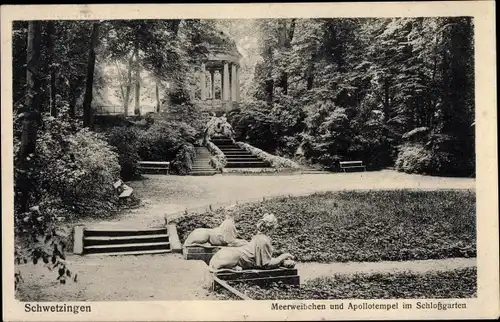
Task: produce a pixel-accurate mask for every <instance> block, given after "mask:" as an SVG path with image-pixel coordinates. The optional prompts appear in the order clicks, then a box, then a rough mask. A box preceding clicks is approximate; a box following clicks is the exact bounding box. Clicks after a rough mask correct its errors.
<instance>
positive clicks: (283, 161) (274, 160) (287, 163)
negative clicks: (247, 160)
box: [236, 142, 301, 170]
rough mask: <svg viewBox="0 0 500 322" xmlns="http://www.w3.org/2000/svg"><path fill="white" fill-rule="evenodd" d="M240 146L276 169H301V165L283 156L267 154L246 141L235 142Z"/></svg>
mask: <svg viewBox="0 0 500 322" xmlns="http://www.w3.org/2000/svg"><path fill="white" fill-rule="evenodd" d="M236 145H238V146H239V147H240V148H242V149H245V150H247V151H248V152H250V153H252V154H254V155H256V156H257V157H259V158H261V159H262V160H264V161H266V162H269V163H270V164H271V166H272V167H273V168H276V169H297V170H298V169H301V166H300V165H299V164H298V163H296V162H294V161H292V160H290V159H287V158H283V157H280V156H277V155H272V154H269V153H267V152H265V151H263V150H261V149H259V148H256V147H254V146H252V145H250V144H248V143H244V142H236Z"/></svg>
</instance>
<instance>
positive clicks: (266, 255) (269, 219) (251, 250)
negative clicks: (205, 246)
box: [209, 214, 295, 272]
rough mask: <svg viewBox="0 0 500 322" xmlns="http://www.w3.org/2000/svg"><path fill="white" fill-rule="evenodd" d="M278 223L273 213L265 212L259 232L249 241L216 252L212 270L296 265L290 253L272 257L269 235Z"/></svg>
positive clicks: (258, 226) (260, 221)
mask: <svg viewBox="0 0 500 322" xmlns="http://www.w3.org/2000/svg"><path fill="white" fill-rule="evenodd" d="M277 225H278V220H277V219H276V217H275V216H274V215H273V214H265V215H264V216H263V217H262V219H260V220H259V222H258V223H257V234H256V235H255V236H254V237H253V238H252V240H251V241H250V242H249V243H247V244H245V245H242V246H239V247H227V248H221V249H220V250H219V251H218V252H217V253H215V255H214V256H213V257H212V259H211V260H210V263H209V269H210V271H211V272H216V271H220V270H224V269H228V270H243V269H272V268H278V267H283V266H284V267H288V268H292V267H294V266H295V262H294V261H293V259H294V257H293V256H292V255H291V254H289V253H285V254H282V255H280V256H278V257H275V258H273V257H272V251H273V250H272V246H271V239H270V238H269V237H268V236H267V235H268V234H269V233H271V232H272V231H273V230H274V229H275V228H276V227H277Z"/></svg>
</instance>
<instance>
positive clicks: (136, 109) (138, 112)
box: [134, 36, 141, 115]
mask: <svg viewBox="0 0 500 322" xmlns="http://www.w3.org/2000/svg"><path fill="white" fill-rule="evenodd" d="M134 55H135V71H134V74H135V79H134V85H135V106H134V114H135V115H141V65H140V63H139V38H138V36H137V40H136V41H135V47H134Z"/></svg>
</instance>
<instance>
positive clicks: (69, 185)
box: [37, 117, 120, 216]
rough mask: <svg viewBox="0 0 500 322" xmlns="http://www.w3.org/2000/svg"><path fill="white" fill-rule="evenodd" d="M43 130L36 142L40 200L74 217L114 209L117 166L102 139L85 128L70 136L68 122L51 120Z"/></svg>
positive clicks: (112, 154)
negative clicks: (114, 185)
mask: <svg viewBox="0 0 500 322" xmlns="http://www.w3.org/2000/svg"><path fill="white" fill-rule="evenodd" d="M45 129H46V131H45V132H43V133H42V134H41V135H40V136H39V138H38V140H37V151H38V154H37V163H38V168H39V173H38V178H37V179H38V180H37V181H38V184H39V191H40V194H41V198H40V200H41V201H42V202H43V203H45V204H46V205H47V206H49V205H50V207H53V208H59V209H61V210H62V209H64V210H67V211H68V213H74V214H93V215H97V216H99V215H104V214H107V213H108V212H109V211H112V210H114V209H115V205H116V202H117V199H118V197H117V196H116V192H115V191H114V188H113V183H114V182H115V181H116V179H117V178H118V177H119V173H120V165H119V163H118V155H117V154H116V153H115V152H114V151H113V149H112V147H111V146H110V145H109V144H108V143H107V142H106V140H105V138H104V136H102V135H100V134H97V133H94V132H91V131H90V130H88V129H82V130H80V131H78V132H76V133H72V132H71V126H70V124H69V123H66V121H64V120H58V119H54V118H51V117H49V118H47V119H46V120H45Z"/></svg>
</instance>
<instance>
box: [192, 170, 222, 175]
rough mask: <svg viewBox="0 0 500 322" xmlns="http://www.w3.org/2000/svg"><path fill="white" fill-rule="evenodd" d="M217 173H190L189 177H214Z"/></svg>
mask: <svg viewBox="0 0 500 322" xmlns="http://www.w3.org/2000/svg"><path fill="white" fill-rule="evenodd" d="M216 173H217V172H215V171H204V172H197V171H195V172H191V173H190V175H192V176H213V175H215V174H216Z"/></svg>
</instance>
